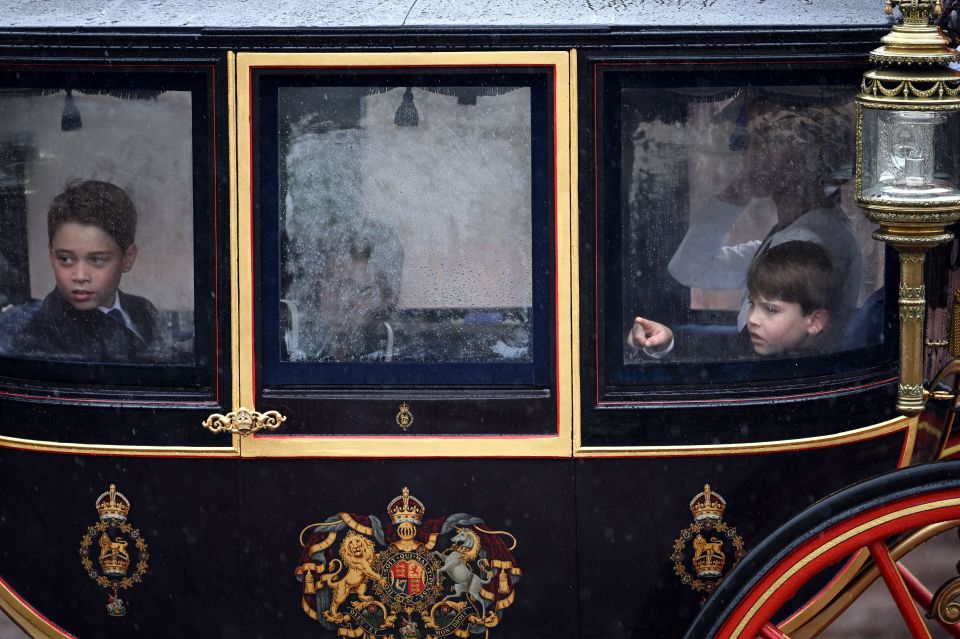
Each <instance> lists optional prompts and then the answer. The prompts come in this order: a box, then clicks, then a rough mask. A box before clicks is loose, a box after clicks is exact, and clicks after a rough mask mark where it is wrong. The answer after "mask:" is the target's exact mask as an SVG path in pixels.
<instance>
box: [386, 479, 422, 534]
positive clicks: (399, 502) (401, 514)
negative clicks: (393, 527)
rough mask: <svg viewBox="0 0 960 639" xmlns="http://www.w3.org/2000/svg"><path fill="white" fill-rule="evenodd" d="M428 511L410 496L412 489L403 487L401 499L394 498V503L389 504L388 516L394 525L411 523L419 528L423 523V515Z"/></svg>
mask: <svg viewBox="0 0 960 639" xmlns="http://www.w3.org/2000/svg"><path fill="white" fill-rule="evenodd" d="M425 511H426V508H425V507H424V505H423V503H422V502H421V501H420V500H419V499H417V498H416V497H414V496H413V495H411V494H410V489H409V488H407V487H406V486H404V487H403V493H402V494H401V495H400V496H399V497H394V498H393V501H391V502H390V503H389V504H387V514H388V515H390V520H391V521H392V522H393V523H394V524H401V523H404V522H410V523H412V524H415V525H417V526H419V525H420V522H421V521H423V513H424V512H425Z"/></svg>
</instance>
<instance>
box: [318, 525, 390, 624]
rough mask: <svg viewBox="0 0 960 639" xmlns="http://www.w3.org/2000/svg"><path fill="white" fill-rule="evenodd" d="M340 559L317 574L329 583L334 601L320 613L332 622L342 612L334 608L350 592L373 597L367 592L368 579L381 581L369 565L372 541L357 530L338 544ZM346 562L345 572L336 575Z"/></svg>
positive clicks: (360, 596) (366, 597)
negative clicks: (327, 570)
mask: <svg viewBox="0 0 960 639" xmlns="http://www.w3.org/2000/svg"><path fill="white" fill-rule="evenodd" d="M340 559H342V560H343V562H342V563H341V561H340ZM340 559H334V560H333V561H331V562H330V571H329V572H328V573H327V574H325V575H321V576H320V581H321V582H322V583H324V584H326V585H327V586H329V587H330V590H331V591H332V593H333V601H332V602H331V603H330V608H329V609H328V610H325V611H324V612H323V616H324V617H325V618H326V619H327V620H328V621H331V622H333V623H337V622H338V620H339V619H340V617H341V615H340V613H339V612H338V611H337V608H339V607H340V604H342V603H343V602H344V601H346V599H347V597H349V596H350V593H355V594H356V595H357V597H359V598H360V601H370V600H371V599H373V597H371V596H369V595H367V594H366V592H367V579H373V580H374V581H383V577H381V576H380V575H378V574H377V573H375V572H374V571H373V568H371V567H370V562H371V561H372V560H373V542H372V541H371V540H370V539H368V538H366V537H364V536H363V535H358V534H357V533H353V532H351V533H349V534H348V535H347V536H346V537H344V538H343V542H342V543H341V544H340ZM344 565H346V567H347V572H346V574H345V575H343V577H340V578H338V577H339V574H340V571H341V570H342V569H343V566H344Z"/></svg>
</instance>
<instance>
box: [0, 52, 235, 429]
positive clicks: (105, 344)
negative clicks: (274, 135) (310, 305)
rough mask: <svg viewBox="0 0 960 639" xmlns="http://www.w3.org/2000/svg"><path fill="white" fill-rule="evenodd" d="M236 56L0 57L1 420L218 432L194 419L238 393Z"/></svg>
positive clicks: (11, 424) (17, 424)
mask: <svg viewBox="0 0 960 639" xmlns="http://www.w3.org/2000/svg"><path fill="white" fill-rule="evenodd" d="M225 71H226V60H225V59H215V58H211V59H203V60H186V61H177V62H173V61H168V62H165V63H158V62H157V61H156V60H153V61H151V63H150V64H146V63H142V62H141V63H136V62H126V61H118V62H117V63H116V64H112V65H105V64H101V63H90V62H87V63H81V62H76V61H74V62H67V61H59V60H50V59H48V60H45V61H44V62H42V63H29V62H22V63H20V62H9V61H8V62H5V63H4V65H3V68H2V70H0V111H2V114H3V115H2V117H0V172H2V177H0V181H2V183H0V229H2V230H0V237H2V239H0V270H2V274H0V402H2V405H3V412H4V415H5V417H6V419H4V425H3V428H2V431H0V435H3V436H10V437H16V438H19V439H28V440H41V441H42V440H48V441H53V442H61V443H63V442H72V443H84V444H104V445H174V446H178V445H212V444H215V443H217V442H216V440H214V439H213V438H212V436H211V435H210V434H208V433H205V432H204V431H203V430H202V428H201V427H200V426H199V424H200V422H201V421H202V420H203V418H204V417H206V415H209V414H210V412H212V411H216V410H220V409H221V408H222V407H225V406H228V405H229V404H230V402H231V399H230V398H231V394H232V390H231V388H230V384H231V375H230V373H229V369H230V356H229V348H230V329H229V321H228V319H227V318H228V317H229V310H230V301H229V299H230V298H229V295H228V288H227V286H228V278H227V277H226V276H225V273H227V272H228V271H227V269H226V268H225V267H226V266H227V265H228V264H229V243H228V233H227V232H226V229H227V225H228V223H229V216H228V214H227V210H228V207H229V202H228V199H227V190H226V189H225V188H223V186H224V184H225V183H226V177H227V173H226V166H225V163H222V164H221V166H220V167H219V170H218V166H217V161H218V157H217V156H218V153H223V152H224V151H225V149H226V139H227V138H226V134H227V127H226V117H224V116H225V106H226V101H225V99H224V98H223V97H222V96H223V95H224V94H225V92H226V73H225ZM218 95H219V96H221V97H219V98H218V97H217V96H218ZM218 110H219V111H220V112H221V113H220V121H219V123H218V120H217V115H218V113H217V112H218ZM218 187H219V188H218ZM38 411H39V412H40V414H43V415H44V416H45V418H44V419H42V420H36V419H34V418H33V417H32V416H35V415H37V414H38ZM145 415H149V416H150V418H151V419H152V418H154V417H158V416H161V415H162V416H163V422H162V424H161V423H159V422H157V423H151V424H150V425H149V426H147V425H145V421H144V420H145Z"/></svg>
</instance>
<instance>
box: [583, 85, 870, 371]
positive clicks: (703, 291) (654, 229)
mask: <svg viewBox="0 0 960 639" xmlns="http://www.w3.org/2000/svg"><path fill="white" fill-rule="evenodd" d="M610 75H611V76H612V75H613V74H610ZM770 79H772V78H770V77H766V76H763V77H761V76H760V75H759V74H757V75H756V76H755V77H753V78H751V80H754V81H756V84H746V85H745V84H744V83H743V79H742V78H737V79H734V78H732V77H724V76H723V75H722V74H718V76H717V77H716V84H715V85H714V86H703V83H702V82H697V83H690V84H685V83H684V82H683V80H682V76H680V77H679V81H678V78H677V77H673V78H672V79H671V80H670V81H669V82H666V83H664V82H661V81H660V80H658V79H650V78H649V77H648V78H646V79H640V78H627V77H623V76H616V77H615V78H611V77H610V76H608V80H609V81H608V83H607V86H606V87H605V93H604V97H605V106H604V108H605V113H606V114H607V115H608V116H609V119H606V120H605V124H607V125H608V126H607V128H606V130H605V131H604V133H603V135H604V143H605V144H604V146H603V149H605V151H606V157H604V158H603V159H602V161H603V162H604V164H603V169H604V170H606V171H608V175H609V177H610V179H609V180H607V181H605V182H604V185H605V186H604V187H603V188H605V189H606V190H605V191H601V198H602V201H603V202H604V203H605V206H604V208H605V211H604V220H603V228H604V232H605V237H604V238H603V248H604V251H605V259H604V266H605V268H606V270H605V273H606V275H605V276H604V279H605V281H606V282H611V280H614V281H615V282H616V284H617V286H616V287H614V289H613V290H612V291H609V292H608V293H607V294H606V295H607V297H606V303H605V305H604V311H605V317H604V328H605V330H606V335H605V354H606V356H607V358H608V360H607V362H608V370H609V371H611V372H612V373H613V375H612V377H611V380H613V381H615V382H616V383H626V384H645V383H663V382H664V381H666V380H668V379H672V380H674V381H692V380H696V381H698V382H701V381H703V375H704V372H705V371H706V372H708V373H719V372H721V371H726V372H727V373H731V372H733V373H735V374H736V375H737V376H738V377H737V378H739V379H754V380H756V379H777V378H781V377H784V376H795V375H796V374H797V372H798V371H800V370H804V369H802V368H801V369H797V368H796V366H798V365H800V366H805V365H807V364H804V362H809V366H810V367H811V368H810V372H811V373H813V372H814V368H813V367H817V370H819V371H820V372H829V371H831V370H839V369H841V368H844V367H847V368H849V367H850V366H856V365H857V363H860V364H862V363H863V362H865V361H868V360H870V359H871V358H875V357H876V352H877V351H876V349H875V348H873V347H875V346H877V345H878V344H880V343H881V342H882V340H883V331H882V329H883V321H884V305H885V300H884V296H883V283H884V252H883V248H882V246H881V245H879V244H878V243H876V242H875V241H873V240H872V238H871V233H872V231H873V228H872V225H871V224H870V223H869V222H867V221H866V220H865V218H864V216H863V215H862V214H861V213H860V211H859V209H858V208H857V207H856V206H855V204H854V202H853V184H852V179H853V137H854V131H853V127H854V117H853V104H852V102H853V100H852V96H853V95H854V94H855V88H854V87H853V86H846V85H843V86H828V85H825V84H824V83H823V82H822V81H820V80H819V79H818V78H816V77H812V76H811V78H810V83H809V84H799V85H790V86H784V85H778V84H767V83H766V82H765V81H767V80H770ZM688 80H689V78H688ZM725 81H726V82H725ZM698 84H699V85H700V86H698ZM841 353H844V354H847V355H845V356H843V357H842V358H841V357H839V354H841ZM851 354H852V355H851ZM814 362H817V363H814ZM825 362H826V364H825ZM691 365H695V366H691ZM704 366H706V367H707V368H704ZM824 366H825V368H824ZM653 368H658V369H659V370H656V371H654V370H653ZM698 378H699V379H698ZM726 379H731V378H730V377H726Z"/></svg>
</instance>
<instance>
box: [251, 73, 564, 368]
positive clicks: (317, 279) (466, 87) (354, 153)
mask: <svg viewBox="0 0 960 639" xmlns="http://www.w3.org/2000/svg"><path fill="white" fill-rule="evenodd" d="M548 80H549V76H547V75H546V74H544V73H523V72H513V73H511V72H503V73H481V72H478V73H462V72H461V73H439V72H431V73H427V74H425V73H416V74H411V73H407V74H398V73H385V72H383V71H382V70H380V71H370V72H367V73H363V72H357V73H352V74H351V75H349V76H345V75H344V74H342V73H340V72H336V71H331V72H329V73H316V72H314V73H313V74H312V75H311V76H299V77H293V76H290V75H286V76H277V75H269V74H264V75H263V76H262V79H261V81H260V85H259V86H260V90H261V93H260V95H261V96H262V97H261V100H262V102H261V104H263V105H264V108H263V111H262V114H263V115H262V119H261V120H260V126H261V129H260V131H261V133H260V136H259V137H258V139H259V140H270V139H275V140H276V144H275V146H274V145H269V144H266V143H265V144H264V145H263V147H261V158H262V161H261V162H262V163H261V165H260V166H261V167H262V173H261V183H260V185H261V198H262V199H261V207H262V208H261V211H263V214H262V215H261V216H260V220H261V229H262V230H261V237H262V238H263V239H264V241H263V243H262V248H263V258H262V263H263V264H266V265H271V264H275V265H276V266H275V267H270V266H268V267H267V273H268V274H269V277H265V279H264V280H263V282H264V284H266V285H264V284H262V285H261V288H260V291H261V294H260V297H261V299H262V307H261V313H262V326H263V335H264V339H263V342H262V346H261V348H262V356H263V362H264V370H265V374H266V380H265V381H266V383H271V382H276V383H280V384H283V383H291V382H304V381H306V380H313V381H315V382H320V383H324V382H327V383H329V382H334V381H335V382H336V383H340V384H343V383H348V384H349V383H353V384H369V383H427V384H477V383H481V384H509V385H514V384H528V385H529V384H536V383H539V384H543V383H545V380H546V379H547V378H546V370H547V368H546V366H547V362H546V359H547V352H548V344H549V343H550V341H551V338H550V337H549V330H548V321H549V314H548V311H547V309H548V307H549V305H550V304H551V302H550V300H549V299H548V298H547V296H548V295H549V293H548V290H549V287H550V285H551V284H552V282H553V276H552V268H551V267H550V263H551V261H552V253H551V249H550V248H549V246H550V244H549V239H550V236H551V232H552V218H553V210H552V198H553V193H552V184H550V180H551V179H552V176H553V171H552V168H551V166H552V162H553V157H552V153H553V149H552V139H553V138H552V132H551V130H550V129H551V127H552V124H553V123H552V118H550V117H549V111H546V112H545V109H544V105H545V104H547V102H546V100H547V96H548V88H549V86H548V85H549V81H548ZM274 132H275V134H276V137H275V138H274V137H273V135H272V134H273V133H274ZM268 212H269V213H268ZM271 269H275V270H271ZM272 282H276V286H273V285H272ZM267 283H270V284H267Z"/></svg>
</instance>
